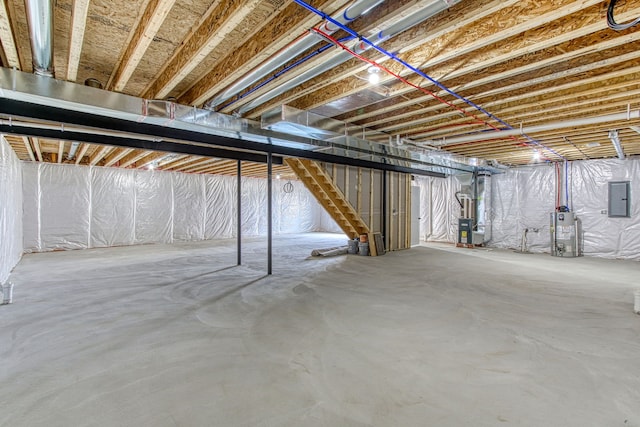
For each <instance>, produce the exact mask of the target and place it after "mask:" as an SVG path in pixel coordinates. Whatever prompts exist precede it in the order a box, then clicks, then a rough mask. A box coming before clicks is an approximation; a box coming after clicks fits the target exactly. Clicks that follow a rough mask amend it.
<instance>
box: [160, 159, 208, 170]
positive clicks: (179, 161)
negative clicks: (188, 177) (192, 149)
mask: <svg viewBox="0 0 640 427" xmlns="http://www.w3.org/2000/svg"><path fill="white" fill-rule="evenodd" d="M202 158H203V157H200V156H185V157H183V158H181V159H176V160H174V161H172V162H169V163H167V164H164V165H161V166H160V167H159V168H158V169H160V170H173V169H174V168H178V167H180V166H182V165H186V164H187V163H191V162H194V161H196V160H199V159H202Z"/></svg>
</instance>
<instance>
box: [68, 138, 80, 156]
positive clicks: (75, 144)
mask: <svg viewBox="0 0 640 427" xmlns="http://www.w3.org/2000/svg"><path fill="white" fill-rule="evenodd" d="M79 146H80V143H79V142H78V141H73V142H71V148H69V153H68V154H67V160H73V158H74V157H76V151H78V147H79Z"/></svg>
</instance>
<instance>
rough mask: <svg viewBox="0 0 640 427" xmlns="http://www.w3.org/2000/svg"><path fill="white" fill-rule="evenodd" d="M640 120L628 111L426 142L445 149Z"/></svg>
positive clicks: (639, 116)
mask: <svg viewBox="0 0 640 427" xmlns="http://www.w3.org/2000/svg"><path fill="white" fill-rule="evenodd" d="M631 119H640V110H635V111H628V112H626V113H617V114H608V115H604V116H597V117H586V118H584V119H573V120H567V121H564V122H555V123H547V124H544V125H537V126H524V127H521V128H519V129H512V130H501V131H494V132H482V133H476V134H473V135H465V136H458V137H454V138H442V139H436V140H429V141H425V142H426V143H428V144H430V145H435V146H437V147H444V146H447V145H453V144H462V143H465V142H476V141H485V140H488V139H500V138H508V137H510V136H519V135H522V134H531V133H536V132H545V131H548V130H556V129H564V128H570V127H574V126H587V125H593V124H598V123H607V122H616V121H620V120H631Z"/></svg>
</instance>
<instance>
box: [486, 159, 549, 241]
mask: <svg viewBox="0 0 640 427" xmlns="http://www.w3.org/2000/svg"><path fill="white" fill-rule="evenodd" d="M491 182H492V188H491V190H492V191H491V192H492V201H491V203H492V210H493V218H492V220H493V235H492V239H491V241H490V242H489V244H490V246H494V247H499V248H511V249H521V246H522V235H523V233H524V231H525V230H528V232H527V236H526V245H527V247H526V249H527V250H528V251H530V252H549V251H550V250H551V241H550V237H549V233H550V230H549V214H550V213H551V212H553V211H554V209H555V197H556V190H555V189H556V178H555V171H554V168H553V166H552V165H540V166H531V167H524V168H517V169H510V170H509V171H507V172H506V173H503V174H500V175H494V176H493V177H492V180H491ZM535 230H537V231H535Z"/></svg>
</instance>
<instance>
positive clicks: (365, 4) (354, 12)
mask: <svg viewBox="0 0 640 427" xmlns="http://www.w3.org/2000/svg"><path fill="white" fill-rule="evenodd" d="M383 1H384V0H357V1H355V2H354V3H353V4H351V6H349V7H348V8H347V9H345V11H344V12H343V13H342V14H340V15H338V16H335V17H333V18H334V19H335V20H336V21H338V22H340V23H342V24H347V23H349V22H351V21H353V20H355V19H356V18H358V17H359V16H361V15H363V14H365V13H367V12H368V11H370V10H371V9H373V8H374V7H376V6H378V5H379V4H380V3H382V2H383ZM321 29H322V31H323V32H325V33H327V34H333V33H335V32H336V31H338V30H339V28H338V27H337V26H336V25H333V24H332V23H329V22H327V23H325V24H323V25H322V26H321ZM319 42H320V39H319V38H318V37H317V36H315V35H314V34H311V33H307V34H305V35H304V36H303V37H301V38H299V39H298V40H296V41H295V42H294V43H292V44H291V45H289V46H287V47H286V48H285V49H283V50H282V51H280V52H279V53H277V54H276V55H274V56H272V57H271V58H269V59H268V60H266V61H265V62H263V63H262V64H261V65H260V66H259V67H257V68H255V69H254V70H253V71H251V72H249V73H248V74H246V75H245V76H243V77H242V78H241V79H239V80H238V81H236V82H235V83H234V84H232V85H231V86H229V87H228V88H227V89H225V91H224V92H222V93H221V94H219V95H218V96H216V97H215V98H213V99H210V100H209V101H207V102H205V108H214V107H217V106H218V105H220V104H222V103H223V102H224V101H226V100H227V99H229V98H231V97H233V96H235V95H237V94H239V93H240V92H242V91H243V90H244V89H246V88H248V87H249V86H251V85H252V84H254V83H255V82H257V81H258V80H260V79H262V78H263V77H265V76H267V75H268V74H269V73H271V72H273V71H274V70H276V69H278V68H279V67H281V66H282V65H284V64H286V63H287V62H289V61H291V60H292V59H293V58H295V57H296V56H298V55H300V54H302V53H303V52H305V51H306V50H308V49H310V48H311V47H313V46H314V45H316V44H317V43H319Z"/></svg>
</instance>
